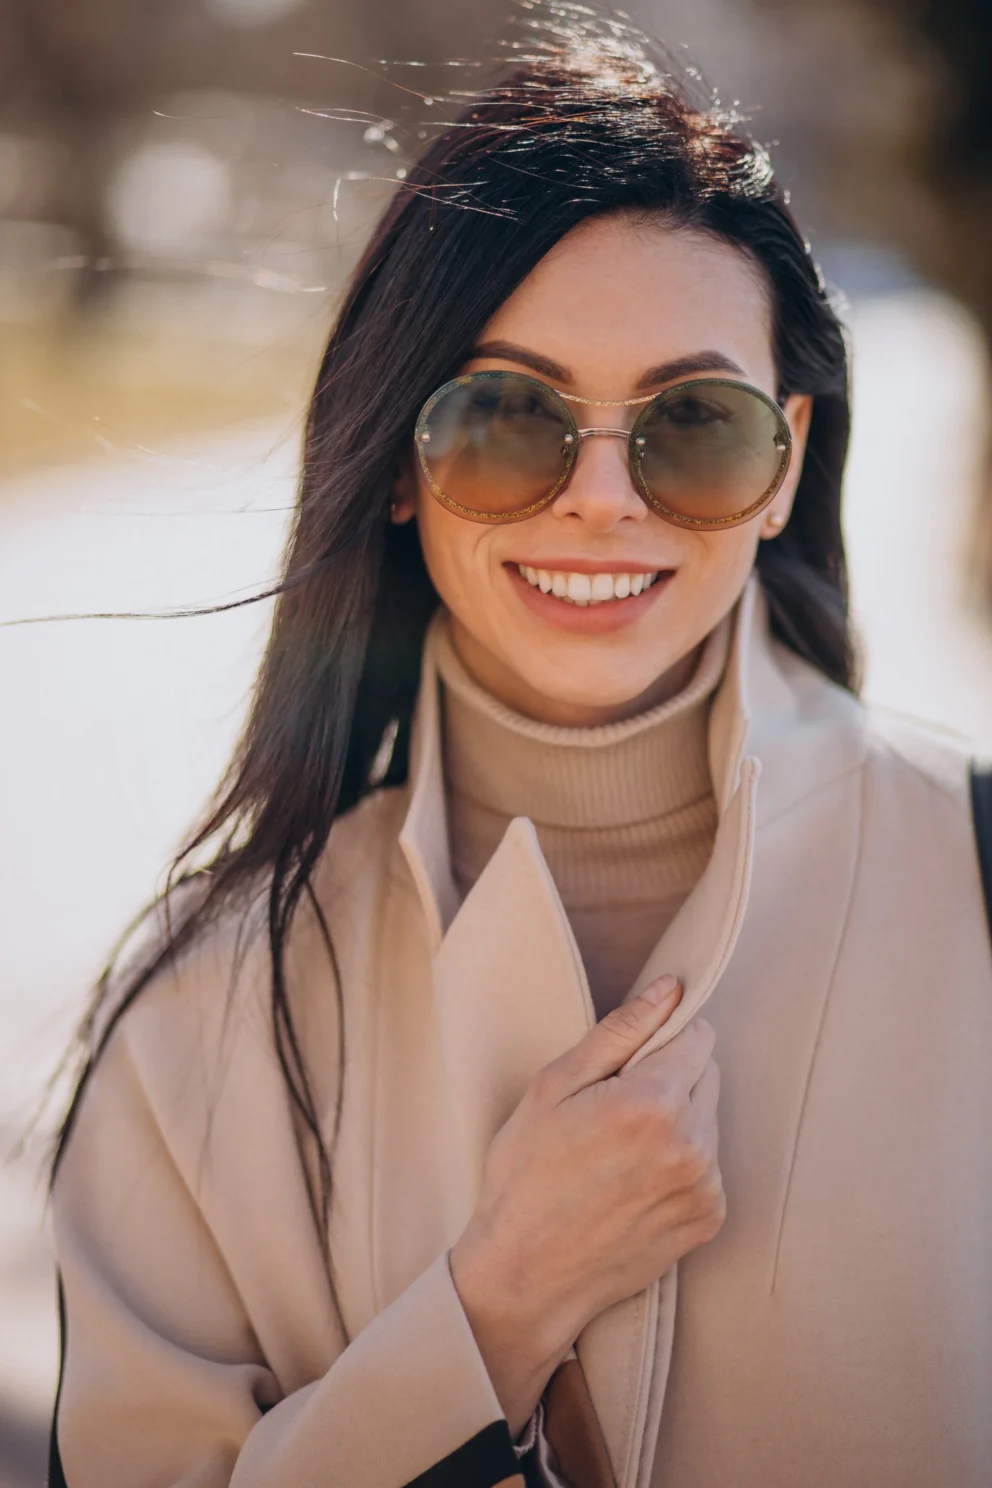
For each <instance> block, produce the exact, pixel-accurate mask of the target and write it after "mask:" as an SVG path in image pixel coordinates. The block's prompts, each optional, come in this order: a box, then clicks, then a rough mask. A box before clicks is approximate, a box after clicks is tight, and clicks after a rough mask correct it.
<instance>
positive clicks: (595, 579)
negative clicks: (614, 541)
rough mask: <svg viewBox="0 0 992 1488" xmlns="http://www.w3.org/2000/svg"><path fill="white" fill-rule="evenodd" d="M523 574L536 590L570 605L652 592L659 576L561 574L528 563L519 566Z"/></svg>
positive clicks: (655, 574) (594, 602)
mask: <svg viewBox="0 0 992 1488" xmlns="http://www.w3.org/2000/svg"><path fill="white" fill-rule="evenodd" d="M517 567H518V568H519V570H520V573H521V574H522V575H523V577H524V578H525V579H526V580H527V582H528V584H531V585H532V586H533V587H534V588H535V589H540V590H541V591H542V593H544V594H554V595H555V596H556V598H558V599H564V600H566V601H568V602H569V603H570V604H577V605H589V604H605V603H607V602H608V601H609V600H613V599H627V598H628V596H631V595H635V594H641V593H642V592H643V591H644V590H645V589H650V588H651V585H652V584H653V583H654V582H655V580H656V579H657V577H658V575H657V573H615V574H611V573H598V574H581V573H562V572H560V571H559V572H552V571H551V569H547V568H532V567H531V566H530V564H528V563H520V564H518V565H517Z"/></svg>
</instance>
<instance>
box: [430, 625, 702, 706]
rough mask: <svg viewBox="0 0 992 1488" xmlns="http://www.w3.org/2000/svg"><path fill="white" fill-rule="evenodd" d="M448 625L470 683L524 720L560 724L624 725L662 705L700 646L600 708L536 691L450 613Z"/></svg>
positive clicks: (690, 669) (686, 676)
mask: <svg viewBox="0 0 992 1488" xmlns="http://www.w3.org/2000/svg"><path fill="white" fill-rule="evenodd" d="M450 626H451V629H450V635H451V642H452V645H453V646H454V649H455V653H456V655H457V657H458V660H459V661H460V662H461V664H462V666H463V667H464V668H465V670H466V671H467V672H468V674H469V676H470V677H471V678H472V680H473V681H474V682H477V683H478V684H479V686H480V687H483V688H485V690H486V692H488V693H489V694H490V696H492V697H494V698H496V699H497V701H498V702H501V703H503V704H504V705H505V706H506V707H507V708H512V710H513V711H514V712H515V713H519V714H522V715H523V717H524V718H532V719H534V721H535V722H537V723H549V724H553V725H556V726H557V727H561V728H599V727H600V726H601V725H603V724H607V723H623V722H624V721H625V720H626V719H628V718H634V717H636V716H637V714H638V713H646V712H647V711H648V709H649V708H657V707H658V706H660V704H662V703H667V702H668V701H669V699H670V698H673V697H676V696H677V695H678V694H679V693H680V692H682V691H683V689H684V688H685V687H686V686H688V684H689V682H690V681H691V679H692V677H693V674H694V673H695V670H696V666H697V663H698V661H699V653H700V648H699V647H698V646H697V647H694V649H693V650H692V651H690V652H689V653H688V655H686V656H683V657H680V658H679V660H678V661H677V662H675V664H674V665H673V666H670V667H669V668H668V669H667V671H664V672H662V674H661V675H660V676H659V677H656V678H655V680H654V681H653V682H652V683H651V686H650V687H648V688H646V689H645V690H644V692H640V693H638V694H637V696H636V697H633V698H629V699H626V700H625V701H623V702H620V703H609V704H605V705H602V706H600V705H596V704H594V703H587V702H573V701H571V700H569V699H563V698H554V697H549V696H548V695H547V693H544V692H539V691H538V690H537V689H536V688H533V687H531V686H530V684H529V683H528V682H527V681H526V680H525V679H524V678H523V677H521V676H520V674H519V673H518V672H514V671H512V670H511V668H510V667H508V666H506V665H505V663H503V662H501V661H500V660H499V659H498V658H497V657H495V656H493V654H492V652H490V651H489V650H487V649H486V647H485V646H482V645H480V644H479V642H478V641H477V640H476V639H475V637H474V636H472V635H471V634H470V633H469V631H467V630H466V629H465V627H464V626H463V625H461V624H460V623H459V622H458V620H457V619H456V618H455V617H454V616H452V617H451V620H450Z"/></svg>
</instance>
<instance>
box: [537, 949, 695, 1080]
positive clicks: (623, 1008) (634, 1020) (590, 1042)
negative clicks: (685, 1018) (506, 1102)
mask: <svg viewBox="0 0 992 1488" xmlns="http://www.w3.org/2000/svg"><path fill="white" fill-rule="evenodd" d="M681 997H682V988H681V987H680V986H679V984H678V982H677V981H676V980H675V978H674V977H673V976H667V975H666V976H661V977H658V978H657V979H656V980H655V981H653V982H649V983H648V985H647V986H646V987H645V988H644V991H643V992H641V993H640V994H639V995H638V996H637V997H632V998H631V999H630V1001H629V1002H622V1003H621V1004H620V1006H619V1007H615V1008H614V1009H613V1011H612V1012H609V1013H607V1015H606V1017H605V1018H602V1019H601V1020H600V1021H599V1022H598V1023H597V1024H596V1026H595V1028H590V1030H589V1032H588V1033H587V1034H586V1035H585V1037H584V1038H582V1039H580V1040H579V1042H578V1043H577V1044H575V1045H574V1047H573V1048H571V1049H569V1050H568V1051H567V1052H566V1053H565V1054H562V1055H560V1057H559V1058H558V1059H555V1060H554V1061H553V1062H552V1063H551V1064H549V1065H548V1066H547V1070H546V1075H547V1082H546V1083H548V1084H550V1085H551V1087H552V1091H553V1098H554V1100H555V1101H556V1102H557V1101H561V1100H567V1099H568V1097H569V1096H570V1095H575V1094H576V1093H577V1092H578V1091H580V1090H584V1089H585V1088H586V1086H587V1085H595V1084H596V1083H597V1081H599V1080H605V1079H607V1078H608V1077H609V1076H610V1075H615V1074H616V1073H617V1071H618V1070H620V1069H622V1068H623V1066H624V1065H625V1064H626V1063H627V1060H628V1059H629V1058H630V1057H631V1055H632V1054H635V1053H636V1052H637V1050H638V1049H639V1048H640V1047H641V1045H642V1044H644V1043H646V1042H647V1040H648V1039H649V1038H650V1037H651V1035H652V1034H654V1033H657V1031H658V1029H659V1028H660V1027H661V1025H662V1024H663V1023H664V1022H665V1021H666V1020H667V1019H668V1018H670V1017H671V1015H672V1013H673V1012H674V1011H675V1009H676V1008H677V1007H678V1005H679V1001H680V999H681Z"/></svg>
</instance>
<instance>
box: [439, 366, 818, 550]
mask: <svg viewBox="0 0 992 1488" xmlns="http://www.w3.org/2000/svg"><path fill="white" fill-rule="evenodd" d="M569 403H588V404H598V405H600V406H603V407H611V408H627V407H633V406H637V405H641V404H643V405H644V406H643V408H642V409H641V412H640V413H639V414H638V415H637V418H636V419H635V421H634V425H633V427H632V428H631V429H629V430H628V429H618V428H610V427H605V428H586V429H580V428H579V427H578V425H577V424H576V422H575V419H574V418H573V417H572V413H571V410H570V409H569V407H568V404H569ZM598 435H604V436H605V435H608V436H610V437H612V438H615V439H623V440H625V441H626V444H627V459H628V463H629V466H630V476H631V480H632V481H633V483H634V486H635V488H636V489H637V490H638V491H639V493H640V495H641V497H642V498H643V500H644V501H645V502H646V503H647V505H648V506H649V507H650V508H651V510H652V511H654V512H657V514H658V515H659V516H660V517H663V518H664V520H665V521H666V522H673V523H675V525H676V526H679V527H696V528H720V527H736V526H737V525H738V524H739V523H741V522H747V521H748V520H749V519H750V518H751V517H753V516H755V515H756V514H757V513H758V512H760V511H761V510H762V509H763V508H764V507H766V506H767V505H768V503H769V502H770V501H771V499H772V497H773V496H774V495H775V492H776V491H777V490H778V489H779V487H780V486H781V484H782V482H783V480H784V479H785V474H786V471H787V470H788V468H789V460H790V457H791V454H792V437H791V434H790V432H789V425H788V422H787V420H786V417H785V414H784V413H783V412H782V410H781V408H780V407H779V406H778V404H777V403H775V402H774V401H773V399H771V398H769V397H768V395H767V394H766V393H763V392H761V390H760V389H759V388H756V387H751V386H750V385H749V384H748V383H744V382H735V381H733V380H732V379H730V378H726V377H698V378H693V379H692V380H691V381H688V382H679V383H676V384H675V385H674V386H673V387H669V388H666V389H665V390H664V392H662V393H657V394H648V396H647V397H644V398H619V399H613V400H610V399H601V398H580V397H577V396H576V395H575V394H573V393H560V392H558V390H557V389H556V388H553V387H549V386H548V384H547V383H545V382H540V381H539V380H538V379H537V378H536V377H527V376H525V375H524V374H523V373H522V372H470V373H469V374H468V375H467V376H465V377H456V378H454V379H453V380H452V381H451V382H446V383H445V384H444V386H443V387H440V388H438V390H437V392H435V393H432V394H431V396H430V397H429V398H428V400H427V402H426V403H425V404H424V406H423V408H422V409H421V410H420V416H419V417H418V419H417V424H416V429H415V431H414V443H415V445H416V449H417V454H418V456H419V459H420V466H421V469H422V470H423V472H424V476H425V478H426V480H427V483H428V485H429V486H430V489H431V491H432V493H433V495H434V496H435V497H436V498H437V500H438V501H440V503H441V504H442V506H445V507H447V508H448V510H449V511H452V512H455V513H456V514H457V515H458V516H460V517H467V518H468V520H469V521H472V522H522V521H523V520H524V519H525V518H527V517H532V516H534V514H535V513H536V512H539V511H543V509H544V508H545V507H546V506H549V505H550V504H551V502H552V501H554V499H555V497H556V496H557V495H558V493H559V492H560V491H561V489H562V487H563V486H564V485H565V482H566V481H567V480H568V478H569V475H570V474H571V472H572V467H573V466H574V464H575V461H576V457H577V455H578V452H579V445H580V444H581V442H582V440H583V439H589V438H592V437H594V436H598Z"/></svg>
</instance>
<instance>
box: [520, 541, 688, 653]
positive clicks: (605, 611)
mask: <svg viewBox="0 0 992 1488" xmlns="http://www.w3.org/2000/svg"><path fill="white" fill-rule="evenodd" d="M573 565H574V566H573ZM503 571H504V573H505V574H506V576H507V578H508V579H509V581H510V584H511V586H512V588H513V590H514V591H515V592H516V594H517V596H518V598H519V600H520V601H521V603H522V604H523V605H524V607H525V608H526V609H527V610H529V611H530V613H531V614H532V615H533V616H534V618H535V619H537V620H539V621H541V622H542V623H543V624H545V625H550V626H551V627H552V629H554V630H561V631H565V632H566V633H569V634H572V635H577V636H579V635H581V636H599V635H608V634H611V633H613V632H615V631H621V630H626V629H627V627H628V626H630V625H637V624H638V622H639V621H640V620H641V618H642V617H643V616H644V615H646V614H647V612H648V611H649V610H650V609H653V608H654V606H655V605H656V604H657V603H658V600H659V598H660V596H661V595H663V594H664V593H665V592H666V591H667V589H668V586H669V584H670V583H671V582H672V581H673V579H674V578H675V575H676V570H675V569H673V568H667V569H651V570H648V569H644V568H640V569H624V568H621V567H620V566H619V564H618V565H617V567H616V568H615V569H608V570H604V569H603V568H602V567H601V565H599V564H596V565H594V564H593V563H591V562H588V561H585V560H581V559H580V560H578V561H576V560H573V561H572V564H569V563H568V560H567V559H560V560H559V565H558V566H557V567H554V568H536V567H534V566H533V565H532V564H528V563H518V562H516V561H509V562H506V563H504V565H503ZM549 580H550V584H549V583H548V581H549ZM535 581H536V582H535ZM556 581H557V584H556ZM607 584H608V585H609V590H607ZM545 585H547V586H548V587H545ZM594 585H595V591H594V588H593V586H594ZM556 587H557V589H558V590H559V591H563V592H560V593H557V594H556V593H555V589H556ZM638 588H639V590H640V592H639V593H636V592H635V591H636V590H637V589H638ZM625 590H627V591H628V592H627V594H626V596H625V595H624V591H625ZM594 592H595V594H596V598H594V597H593V594H594Z"/></svg>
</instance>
